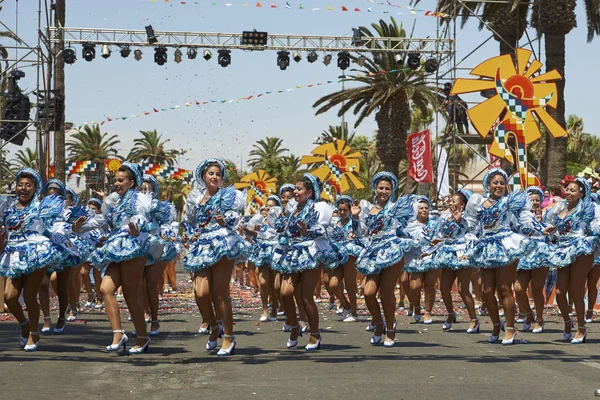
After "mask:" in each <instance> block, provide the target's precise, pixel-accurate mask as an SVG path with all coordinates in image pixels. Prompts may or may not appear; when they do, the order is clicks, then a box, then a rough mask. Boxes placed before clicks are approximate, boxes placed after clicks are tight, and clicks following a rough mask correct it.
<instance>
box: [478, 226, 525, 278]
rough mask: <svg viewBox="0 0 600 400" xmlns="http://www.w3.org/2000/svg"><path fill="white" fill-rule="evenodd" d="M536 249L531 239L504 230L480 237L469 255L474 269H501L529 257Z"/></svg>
mask: <svg viewBox="0 0 600 400" xmlns="http://www.w3.org/2000/svg"><path fill="white" fill-rule="evenodd" d="M535 248H536V243H535V241H533V240H531V239H530V238H528V237H525V236H523V235H521V234H519V233H515V232H513V231H509V230H503V231H498V232H490V233H488V234H484V235H482V236H480V237H479V238H478V240H477V241H476V242H475V243H474V245H473V246H472V247H471V248H470V249H468V254H467V255H468V256H469V263H470V264H471V265H472V266H473V267H474V268H483V269H486V268H499V267H504V266H507V265H510V264H512V263H513V262H515V261H517V260H520V259H522V258H525V257H527V256H528V255H529V254H530V253H531V252H532V251H534V250H535Z"/></svg>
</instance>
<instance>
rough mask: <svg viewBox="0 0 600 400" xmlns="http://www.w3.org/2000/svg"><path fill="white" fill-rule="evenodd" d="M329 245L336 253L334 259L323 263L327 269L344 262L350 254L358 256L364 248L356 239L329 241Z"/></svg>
mask: <svg viewBox="0 0 600 400" xmlns="http://www.w3.org/2000/svg"><path fill="white" fill-rule="evenodd" d="M330 245H331V249H332V250H333V252H334V253H335V255H336V260H335V261H334V262H332V263H329V264H326V265H325V268H328V269H335V268H337V267H340V266H342V265H344V264H346V263H347V262H348V260H349V259H350V257H351V256H352V257H357V258H358V256H359V255H360V253H361V252H362V251H363V249H364V246H363V245H362V244H361V243H360V242H359V240H358V239H354V240H344V241H343V242H330Z"/></svg>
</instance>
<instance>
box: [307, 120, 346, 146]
mask: <svg viewBox="0 0 600 400" xmlns="http://www.w3.org/2000/svg"><path fill="white" fill-rule="evenodd" d="M355 135H356V132H354V131H352V132H351V133H350V132H348V129H344V128H343V127H342V126H340V125H335V126H334V125H329V127H328V128H327V130H324V131H323V132H321V136H319V137H318V138H317V140H315V142H314V144H325V143H332V142H335V141H336V140H337V139H341V140H345V141H346V143H347V144H348V145H349V146H351V147H352V142H353V141H354V137H355Z"/></svg>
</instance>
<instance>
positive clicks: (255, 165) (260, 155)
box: [248, 137, 289, 177]
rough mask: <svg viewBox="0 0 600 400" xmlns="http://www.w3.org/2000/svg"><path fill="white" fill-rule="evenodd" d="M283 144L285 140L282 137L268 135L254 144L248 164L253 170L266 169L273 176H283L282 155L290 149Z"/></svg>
mask: <svg viewBox="0 0 600 400" xmlns="http://www.w3.org/2000/svg"><path fill="white" fill-rule="evenodd" d="M282 146H283V140H282V139H280V138H276V137H267V138H266V139H261V140H259V141H258V142H256V143H255V144H254V145H252V150H250V153H249V155H250V159H249V160H248V165H249V166H250V167H251V168H252V169H253V170H258V169H264V170H265V171H267V173H268V174H269V175H271V176H276V177H279V176H281V172H282V168H283V165H282V156H283V155H284V154H285V153H286V152H287V151H289V150H288V149H286V148H284V147H282Z"/></svg>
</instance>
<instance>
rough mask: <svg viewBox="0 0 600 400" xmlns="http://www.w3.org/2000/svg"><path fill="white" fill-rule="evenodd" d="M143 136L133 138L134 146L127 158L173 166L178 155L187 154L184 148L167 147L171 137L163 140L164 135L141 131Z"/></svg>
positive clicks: (154, 131) (134, 160) (138, 161)
mask: <svg viewBox="0 0 600 400" xmlns="http://www.w3.org/2000/svg"><path fill="white" fill-rule="evenodd" d="M140 133H141V135H142V137H141V138H137V139H134V140H133V148H132V149H131V151H130V152H129V155H128V156H127V159H128V160H130V161H133V162H137V163H149V164H159V165H166V166H168V167H172V166H174V165H175V164H177V157H178V156H179V155H183V154H185V151H183V150H174V149H166V145H167V143H168V142H169V141H170V140H171V139H167V140H161V139H162V135H159V134H158V133H157V132H156V129H155V130H153V131H140Z"/></svg>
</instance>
